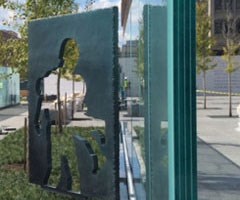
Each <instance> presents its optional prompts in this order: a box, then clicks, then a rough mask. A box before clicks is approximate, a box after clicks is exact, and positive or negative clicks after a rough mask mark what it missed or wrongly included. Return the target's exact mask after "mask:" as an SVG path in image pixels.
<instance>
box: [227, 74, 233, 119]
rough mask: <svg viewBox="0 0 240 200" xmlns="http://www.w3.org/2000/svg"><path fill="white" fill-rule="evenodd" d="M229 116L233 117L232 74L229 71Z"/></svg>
mask: <svg viewBox="0 0 240 200" xmlns="http://www.w3.org/2000/svg"><path fill="white" fill-rule="evenodd" d="M228 98H229V117H232V74H231V73H228Z"/></svg>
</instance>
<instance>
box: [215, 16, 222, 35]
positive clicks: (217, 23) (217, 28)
mask: <svg viewBox="0 0 240 200" xmlns="http://www.w3.org/2000/svg"><path fill="white" fill-rule="evenodd" d="M222 26H223V20H221V19H217V20H215V21H214V33H215V34H222Z"/></svg>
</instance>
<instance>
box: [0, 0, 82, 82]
mask: <svg viewBox="0 0 240 200" xmlns="http://www.w3.org/2000/svg"><path fill="white" fill-rule="evenodd" d="M0 5H2V6H3V7H5V8H8V9H10V10H12V11H14V13H15V15H14V17H13V23H11V24H9V23H8V22H4V23H5V24H6V25H8V26H11V27H15V28H16V27H17V29H18V32H19V33H20V38H19V39H10V40H8V41H7V42H5V41H4V42H3V41H1V38H0V43H2V45H1V48H0V55H1V56H0V57H1V58H0V65H4V64H5V63H7V64H8V65H7V66H10V67H14V69H15V70H14V71H15V72H18V73H20V77H21V79H26V74H27V66H28V30H27V25H28V22H29V21H30V20H33V19H39V18H46V17H50V16H57V15H64V14H69V13H75V12H77V10H78V7H77V4H75V3H74V0H50V1H46V0H38V1H36V0H27V1H26V3H21V2H18V1H6V2H5V1H4V2H3V1H2V2H0ZM19 21H21V23H19ZM22 21H23V24H22Z"/></svg>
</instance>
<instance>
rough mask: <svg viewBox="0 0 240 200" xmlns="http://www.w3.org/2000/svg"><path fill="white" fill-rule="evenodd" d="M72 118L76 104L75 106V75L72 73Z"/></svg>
mask: <svg viewBox="0 0 240 200" xmlns="http://www.w3.org/2000/svg"><path fill="white" fill-rule="evenodd" d="M72 93H73V94H72V119H74V111H75V110H74V106H75V75H74V74H73V75H72Z"/></svg>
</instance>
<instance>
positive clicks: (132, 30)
mask: <svg viewBox="0 0 240 200" xmlns="http://www.w3.org/2000/svg"><path fill="white" fill-rule="evenodd" d="M120 42H121V40H120ZM119 61H120V66H121V69H122V71H121V72H122V73H121V83H122V87H121V89H122V93H121V94H122V99H124V101H125V106H126V110H125V111H124V109H123V111H121V116H122V120H124V122H125V123H126V126H127V127H128V129H129V134H127V141H129V145H128V153H129V155H130V156H129V157H130V162H131V163H132V166H134V167H133V182H134V186H135V192H136V197H137V199H149V200H151V199H162V200H168V196H169V195H168V190H169V189H168V179H169V175H168V116H167V113H168V110H167V108H168V103H167V102H168V101H167V77H168V75H167V2H166V1H163V0H151V1H141V0H136V1H132V4H131V7H130V11H129V15H128V20H127V24H126V28H125V32H124V37H123V44H122V46H121V53H120V59H119ZM126 116H127V117H128V118H126ZM137 178H140V179H139V180H140V181H139V180H138V181H137Z"/></svg>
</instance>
